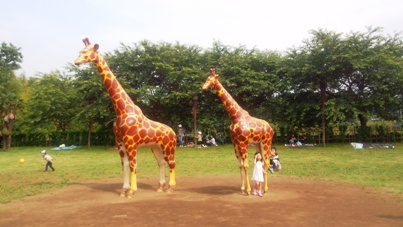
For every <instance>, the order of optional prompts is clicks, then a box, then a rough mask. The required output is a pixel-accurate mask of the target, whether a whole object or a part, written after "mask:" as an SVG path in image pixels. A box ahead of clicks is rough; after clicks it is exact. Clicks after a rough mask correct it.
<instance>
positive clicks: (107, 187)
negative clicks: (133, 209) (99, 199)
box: [81, 183, 155, 193]
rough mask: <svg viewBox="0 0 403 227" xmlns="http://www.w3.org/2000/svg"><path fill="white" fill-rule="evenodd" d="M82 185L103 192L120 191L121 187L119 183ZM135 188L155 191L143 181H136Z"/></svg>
mask: <svg viewBox="0 0 403 227" xmlns="http://www.w3.org/2000/svg"><path fill="white" fill-rule="evenodd" d="M81 185H84V186H85V187H88V188H90V189H92V190H96V191H104V192H113V193H116V192H120V190H121V189H122V184H121V183H104V184H101V183H84V184H81ZM137 188H138V189H142V190H145V191H155V189H154V188H153V186H152V185H151V184H145V183H137Z"/></svg>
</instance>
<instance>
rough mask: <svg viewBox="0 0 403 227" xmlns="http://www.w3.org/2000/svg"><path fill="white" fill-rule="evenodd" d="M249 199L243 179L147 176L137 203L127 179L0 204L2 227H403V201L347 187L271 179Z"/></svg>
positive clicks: (70, 188) (82, 186) (142, 179)
mask: <svg viewBox="0 0 403 227" xmlns="http://www.w3.org/2000/svg"><path fill="white" fill-rule="evenodd" d="M269 180H270V182H269V183H270V185H269V187H270V189H269V192H268V193H267V194H266V195H265V196H263V197H258V196H245V195H242V194H241V191H240V177H237V176H214V177H178V178H177V187H176V188H175V191H174V192H173V193H172V194H167V193H157V192H156V191H155V190H156V186H157V184H156V181H157V177H155V178H151V177H150V178H139V179H138V182H139V183H138V187H139V190H138V191H137V194H136V195H135V197H134V198H132V199H127V198H121V197H119V192H120V188H121V185H122V182H121V181H122V180H121V179H113V180H104V181H100V182H91V183H85V184H79V185H73V186H69V187H66V188H63V189H60V190H56V191H54V192H52V193H49V194H45V195H39V196H32V197H28V198H24V199H22V200H19V201H13V202H11V203H7V204H2V205H0V226H54V227H55V226H191V225H197V226H263V225H267V224H273V225H272V226H377V227H379V226H400V227H401V226H403V202H402V200H401V198H398V197H397V196H396V195H391V194H388V193H386V192H381V191H379V190H374V189H372V188H367V187H363V186H357V185H350V184H344V183H334V182H324V181H305V180H298V179H292V178H287V177H281V176H276V177H271V178H269Z"/></svg>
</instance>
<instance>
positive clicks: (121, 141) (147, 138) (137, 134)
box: [74, 38, 176, 198]
mask: <svg viewBox="0 0 403 227" xmlns="http://www.w3.org/2000/svg"><path fill="white" fill-rule="evenodd" d="M83 42H84V44H85V48H84V49H83V50H82V51H81V52H80V55H79V57H78V58H77V59H76V60H75V62H74V64H76V65H80V64H83V63H88V62H93V63H94V64H95V66H96V67H97V69H98V71H99V73H100V74H101V77H102V80H103V82H104V84H105V87H106V90H107V91H108V92H109V95H110V97H111V101H112V104H113V107H114V108H115V112H116V121H115V123H114V124H113V130H114V133H115V137H116V144H117V146H118V149H119V154H120V157H121V160H122V169H123V188H122V192H121V193H120V195H121V196H122V197H127V198H132V197H133V196H134V194H135V192H136V191H137V176H136V169H137V157H136V155H137V148H139V147H149V148H151V150H152V152H153V154H154V156H155V158H156V159H157V162H158V166H159V168H160V180H159V187H158V189H157V191H159V192H162V191H163V190H164V186H165V167H166V164H167V163H168V166H169V169H170V179H169V188H168V190H167V192H171V191H172V190H173V188H174V187H175V185H176V181H175V159H174V154H175V150H176V135H175V132H174V131H173V130H172V129H171V128H170V127H168V126H166V125H164V124H162V123H159V122H156V121H152V120H150V119H148V118H147V117H146V116H144V115H143V113H142V111H141V109H140V108H139V107H138V106H136V105H135V104H134V103H133V101H132V100H131V99H130V97H129V95H128V94H127V93H126V92H125V90H124V89H123V87H122V86H121V85H120V83H119V81H118V80H117V79H116V77H115V76H114V75H113V73H112V71H111V70H110V69H109V66H108V65H107V64H106V62H105V60H104V58H103V57H102V56H101V54H99V52H98V48H99V45H98V44H95V45H92V44H91V43H90V41H89V39H88V38H85V39H84V40H83Z"/></svg>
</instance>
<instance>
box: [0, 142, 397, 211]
mask: <svg viewBox="0 0 403 227" xmlns="http://www.w3.org/2000/svg"><path fill="white" fill-rule="evenodd" d="M394 145H395V148H394V149H363V150H355V149H353V148H352V147H351V146H350V145H349V144H330V145H327V146H326V147H323V146H322V145H317V146H315V147H284V145H283V144H282V145H278V144H276V145H275V146H276V147H277V150H278V153H279V157H280V159H281V163H282V168H283V169H282V170H281V171H280V172H278V173H276V174H274V175H273V176H272V177H277V176H289V177H297V178H303V179H311V180H312V179H314V180H328V181H334V182H349V183H353V184H358V185H365V186H371V187H376V188H380V189H385V190H387V191H389V192H391V193H396V194H399V195H402V194H403V144H394ZM43 149H46V150H47V151H48V154H50V155H51V156H52V157H53V159H54V167H55V168H56V172H48V173H44V172H43V170H44V166H42V163H41V159H42V156H41V154H40V151H41V150H43ZM250 150H251V152H250V153H251V154H254V152H255V149H254V147H251V148H250ZM22 158H23V159H24V160H25V162H24V164H20V163H19V160H20V159H22ZM175 159H176V165H177V172H176V176H177V177H181V176H193V175H239V169H238V163H237V160H236V159H235V155H234V151H233V146H232V145H224V146H218V147H207V148H182V147H178V149H177V152H176V156H175ZM249 165H250V167H251V168H250V171H249V175H250V176H251V173H252V168H253V162H252V160H251V158H250V160H249ZM0 166H1V171H0V182H1V184H0V203H7V202H10V201H12V200H15V199H20V198H23V197H26V196H31V195H37V194H41V193H46V192H48V191H50V190H55V189H58V188H62V187H65V186H68V185H71V184H76V183H81V182H86V181H89V180H100V179H106V178H122V173H121V164H120V158H119V155H118V153H117V151H115V150H108V147H92V148H91V149H88V148H85V147H82V148H79V149H76V150H64V151H52V150H50V147H13V148H11V151H7V152H3V151H1V152H0ZM166 172H167V175H168V169H167V171H166ZM137 173H138V175H137V176H138V178H139V179H141V178H142V177H154V178H155V183H156V184H157V182H158V174H159V170H158V167H157V163H156V161H155V159H154V156H153V155H152V153H151V151H150V150H149V149H140V150H139V151H138V171H137ZM250 176H249V177H250ZM122 182H123V179H122Z"/></svg>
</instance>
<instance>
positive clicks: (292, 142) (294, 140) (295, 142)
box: [286, 134, 313, 147]
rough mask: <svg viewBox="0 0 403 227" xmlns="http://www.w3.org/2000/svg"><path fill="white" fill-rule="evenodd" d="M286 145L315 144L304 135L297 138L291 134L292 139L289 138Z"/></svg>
mask: <svg viewBox="0 0 403 227" xmlns="http://www.w3.org/2000/svg"><path fill="white" fill-rule="evenodd" d="M286 146H291V147H296V146H313V144H311V143H309V140H308V138H307V137H306V136H302V139H301V140H297V138H295V136H294V134H291V137H290V139H289V140H288V144H286Z"/></svg>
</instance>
